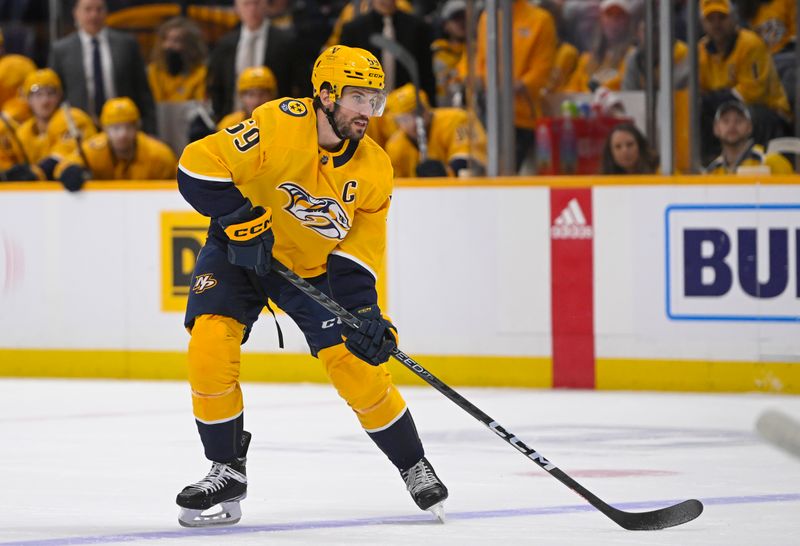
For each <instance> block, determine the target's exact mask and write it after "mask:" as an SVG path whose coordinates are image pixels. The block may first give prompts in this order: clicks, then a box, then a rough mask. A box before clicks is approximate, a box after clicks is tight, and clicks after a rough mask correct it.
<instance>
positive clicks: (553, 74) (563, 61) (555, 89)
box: [544, 42, 580, 93]
mask: <svg viewBox="0 0 800 546" xmlns="http://www.w3.org/2000/svg"><path fill="white" fill-rule="evenodd" d="M579 56H580V52H579V51H578V48H577V47H575V46H574V45H572V44H569V43H567V42H561V44H559V46H558V49H556V58H555V61H553V69H552V70H551V71H550V78H549V79H548V81H547V86H546V87H545V89H544V90H545V91H547V92H548V93H560V92H562V91H564V89H565V88H566V87H567V83H569V80H570V78H572V74H573V73H574V72H575V69H576V68H577V66H578V58H579Z"/></svg>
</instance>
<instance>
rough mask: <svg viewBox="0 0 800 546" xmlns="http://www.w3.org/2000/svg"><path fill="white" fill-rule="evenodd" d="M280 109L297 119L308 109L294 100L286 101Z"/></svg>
mask: <svg viewBox="0 0 800 546" xmlns="http://www.w3.org/2000/svg"><path fill="white" fill-rule="evenodd" d="M280 109H281V111H282V112H284V113H286V114H289V115H290V116H295V117H298V118H299V117H303V116H305V115H306V114H307V113H308V108H306V105H305V104H303V103H302V102H300V101H299V100H295V99H286V100H285V101H283V102H282V103H281V105H280Z"/></svg>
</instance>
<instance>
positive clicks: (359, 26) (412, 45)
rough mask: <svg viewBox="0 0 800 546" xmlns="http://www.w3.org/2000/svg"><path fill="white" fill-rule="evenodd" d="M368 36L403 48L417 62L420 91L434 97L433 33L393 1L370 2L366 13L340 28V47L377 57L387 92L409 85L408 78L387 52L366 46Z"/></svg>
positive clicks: (407, 74)
mask: <svg viewBox="0 0 800 546" xmlns="http://www.w3.org/2000/svg"><path fill="white" fill-rule="evenodd" d="M372 34H383V35H384V36H385V37H387V38H392V39H394V40H395V41H397V42H398V43H399V44H400V45H402V46H403V47H405V48H406V49H407V50H408V51H409V53H411V55H412V56H413V57H414V58H415V59H416V60H417V65H418V67H419V79H420V88H421V89H422V90H423V91H425V93H427V95H428V97H436V79H435V78H434V76H433V53H432V52H431V43H432V42H433V31H432V29H431V27H430V25H428V23H426V22H425V21H424V20H422V19H420V18H419V17H417V16H415V15H411V14H409V13H406V12H404V11H401V10H399V9H398V8H397V0H373V2H372V9H371V10H370V11H369V12H367V13H365V14H364V15H359V16H358V17H356V18H354V19H353V20H352V21H350V22H349V23H347V24H346V25H345V26H344V28H342V39H341V43H342V45H347V46H350V47H360V48H362V49H366V50H368V51H371V52H372V53H373V54H374V55H375V56H376V57H378V59H379V60H380V61H381V65H382V66H383V70H384V72H385V73H386V89H387V91H389V92H391V91H393V90H394V89H397V88H398V87H401V86H403V85H405V84H406V83H409V82H411V75H410V74H409V73H408V72H407V71H406V69H405V68H404V67H403V66H402V65H401V64H400V63H398V62H397V61H396V60H395V59H394V58H393V57H392V56H391V55H390V54H388V52H385V51H382V50H381V49H380V48H377V47H375V46H373V45H372V44H371V43H370V41H369V37H370V36H371V35H372ZM412 83H413V82H412Z"/></svg>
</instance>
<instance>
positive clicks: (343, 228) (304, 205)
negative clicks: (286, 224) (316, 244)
mask: <svg viewBox="0 0 800 546" xmlns="http://www.w3.org/2000/svg"><path fill="white" fill-rule="evenodd" d="M278 187H279V188H280V189H282V190H283V191H285V192H286V193H288V194H289V203H288V204H287V205H286V206H285V207H284V209H285V210H286V211H288V212H289V213H290V214H291V215H292V216H294V217H295V218H297V219H298V220H300V222H301V223H302V224H303V225H304V226H305V227H307V228H309V229H313V230H314V231H316V232H317V233H319V234H320V235H322V236H323V237H327V238H328V239H339V240H342V239H344V237H345V235H347V232H348V231H350V218H348V217H347V213H346V212H345V211H344V209H343V208H342V205H340V204H339V202H338V201H337V200H336V199H333V198H331V197H314V196H313V195H311V194H309V193H308V192H307V191H306V190H304V189H303V188H302V187H300V186H298V185H297V184H294V183H292V182H284V183H283V184H281V185H280V186H278Z"/></svg>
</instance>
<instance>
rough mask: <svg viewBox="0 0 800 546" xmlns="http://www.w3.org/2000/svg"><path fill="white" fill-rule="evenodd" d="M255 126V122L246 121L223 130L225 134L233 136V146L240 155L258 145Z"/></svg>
mask: <svg viewBox="0 0 800 546" xmlns="http://www.w3.org/2000/svg"><path fill="white" fill-rule="evenodd" d="M255 124H256V120H254V119H248V120H245V121H243V122H241V123H239V124H238V125H234V126H233V127H228V128H226V129H225V132H226V133H228V134H230V135H233V137H234V138H233V145H234V146H236V149H237V150H239V151H240V152H242V153H244V152H246V151H247V150H249V149H250V148H252V147H253V146H255V145H256V144H258V127H255Z"/></svg>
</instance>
